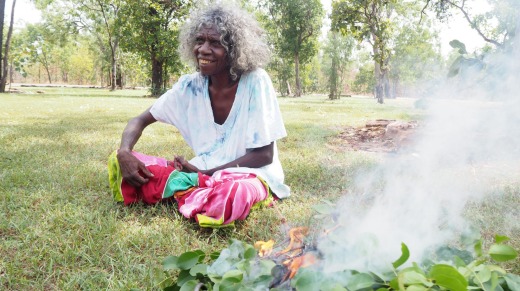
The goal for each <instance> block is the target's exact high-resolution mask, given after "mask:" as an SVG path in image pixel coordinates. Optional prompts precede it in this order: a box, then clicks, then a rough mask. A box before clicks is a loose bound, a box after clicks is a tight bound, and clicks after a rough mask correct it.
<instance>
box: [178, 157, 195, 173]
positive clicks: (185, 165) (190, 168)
mask: <svg viewBox="0 0 520 291" xmlns="http://www.w3.org/2000/svg"><path fill="white" fill-rule="evenodd" d="M173 161H174V164H176V165H180V166H176V167H175V168H177V169H178V170H179V171H183V172H187V173H197V172H199V169H198V168H197V167H195V166H194V165H192V164H190V163H189V162H188V161H187V160H186V159H185V158H184V157H183V156H175V158H174V160H173Z"/></svg>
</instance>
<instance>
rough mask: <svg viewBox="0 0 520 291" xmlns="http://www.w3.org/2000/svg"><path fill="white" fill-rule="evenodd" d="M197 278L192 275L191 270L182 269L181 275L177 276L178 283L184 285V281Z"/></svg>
mask: <svg viewBox="0 0 520 291" xmlns="http://www.w3.org/2000/svg"><path fill="white" fill-rule="evenodd" d="M191 280H195V277H194V276H192V275H190V271H189V270H182V271H180V272H179V275H178V276H177V285H178V286H182V285H184V283H186V282H188V281H191Z"/></svg>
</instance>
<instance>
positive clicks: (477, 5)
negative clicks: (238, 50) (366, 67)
mask: <svg viewBox="0 0 520 291" xmlns="http://www.w3.org/2000/svg"><path fill="white" fill-rule="evenodd" d="M331 1H332V0H321V2H322V4H323V7H324V8H325V10H326V11H327V13H330V11H331ZM472 5H473V6H472V7H473V9H474V11H475V13H477V12H482V11H485V10H486V9H487V8H488V7H489V6H488V5H487V1H486V0H474V2H473V4H472ZM11 7H12V0H7V1H6V19H9V18H8V17H10V14H11ZM39 21H41V13H40V11H38V10H37V9H36V8H35V7H34V4H33V3H32V2H31V1H30V0H17V1H16V8H15V24H16V26H18V27H23V26H24V25H25V24H26V23H36V22H39ZM325 24H326V25H327V22H326V23H325ZM438 25H439V27H440V31H441V50H442V53H443V54H444V55H447V54H448V53H449V51H450V50H451V47H450V46H449V44H448V43H449V42H450V41H451V40H453V39H458V40H460V41H462V42H463V43H465V44H466V47H467V48H468V51H470V52H471V51H473V50H475V49H477V48H479V47H481V46H482V45H483V44H484V41H483V40H482V38H481V37H480V36H479V35H478V34H477V33H476V32H475V31H474V30H472V29H471V28H470V27H469V25H468V23H467V22H466V20H465V19H464V18H463V16H462V15H460V14H455V15H454V17H452V19H450V20H449V23H447V24H446V23H445V24H443V23H439V24H438ZM326 31H327V28H326V27H325V28H324V29H323V33H324V34H326Z"/></svg>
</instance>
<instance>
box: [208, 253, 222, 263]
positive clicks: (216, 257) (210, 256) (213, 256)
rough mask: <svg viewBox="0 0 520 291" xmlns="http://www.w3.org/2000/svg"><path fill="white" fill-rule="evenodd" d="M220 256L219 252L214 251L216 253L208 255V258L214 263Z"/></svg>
mask: <svg viewBox="0 0 520 291" xmlns="http://www.w3.org/2000/svg"><path fill="white" fill-rule="evenodd" d="M219 256H220V252H218V251H216V252H212V253H211V254H209V258H210V259H211V260H212V261H214V260H216V259H218V257H219Z"/></svg>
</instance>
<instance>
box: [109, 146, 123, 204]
mask: <svg viewBox="0 0 520 291" xmlns="http://www.w3.org/2000/svg"><path fill="white" fill-rule="evenodd" d="M122 182H123V175H122V174H121V169H119V162H118V161H117V150H116V151H114V152H113V153H112V154H111V155H110V156H109V157H108V184H109V185H110V189H111V190H112V196H113V197H114V200H115V201H117V202H123V193H121V183H122Z"/></svg>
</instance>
